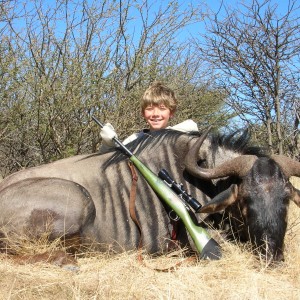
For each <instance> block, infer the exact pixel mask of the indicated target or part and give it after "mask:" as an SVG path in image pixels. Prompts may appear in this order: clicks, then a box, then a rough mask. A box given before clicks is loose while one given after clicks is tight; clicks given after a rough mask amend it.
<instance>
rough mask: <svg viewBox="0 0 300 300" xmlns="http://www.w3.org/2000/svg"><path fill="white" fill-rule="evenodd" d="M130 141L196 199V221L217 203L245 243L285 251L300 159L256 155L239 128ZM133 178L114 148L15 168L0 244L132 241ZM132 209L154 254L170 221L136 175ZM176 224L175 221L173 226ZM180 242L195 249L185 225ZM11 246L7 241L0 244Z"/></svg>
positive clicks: (115, 244)
mask: <svg viewBox="0 0 300 300" xmlns="http://www.w3.org/2000/svg"><path fill="white" fill-rule="evenodd" d="M128 148H129V149H130V150H131V151H133V152H134V153H135V155H136V156H137V157H138V158H139V159H140V160H141V161H142V162H143V163H144V164H145V165H146V166H148V167H149V168H150V169H151V170H152V171H153V172H154V173H158V172H159V170H160V169H161V168H165V169H167V170H168V171H169V173H170V174H171V175H172V177H173V178H174V179H175V181H177V182H182V183H183V185H184V187H185V189H186V190H187V192H188V193H189V194H191V195H192V196H193V197H195V198H196V199H198V201H199V202H201V203H202V204H203V207H202V210H201V213H200V214H199V216H200V217H201V220H207V219H209V218H211V219H212V220H213V218H214V216H217V214H215V213H216V212H218V211H223V212H224V211H225V214H229V215H231V216H232V220H231V223H230V224H231V226H232V228H231V231H232V232H233V234H234V235H235V236H236V237H238V238H240V239H241V240H244V241H249V240H250V241H251V242H252V243H253V244H254V245H256V246H258V247H259V246H263V245H266V246H265V247H264V246H263V247H259V248H260V249H261V250H262V251H263V252H268V253H270V256H271V257H272V259H274V260H282V259H283V254H282V253H283V242H284V236H285V232H286V226H287V223H286V222H287V220H286V219H287V209H288V204H289V200H293V201H295V203H296V204H297V205H298V206H299V205H300V192H299V191H298V190H297V189H295V188H294V187H293V186H292V185H291V184H290V182H289V180H288V179H289V177H290V176H293V175H294V176H300V163H299V162H296V161H293V160H291V159H289V158H287V157H284V156H272V157H268V156H264V155H262V153H261V152H262V151H261V149H260V148H254V147H252V148H251V147H249V146H248V137H247V134H246V133H244V134H239V135H237V136H235V135H229V136H227V137H226V136H223V137H222V136H220V135H214V134H212V135H209V136H208V137H206V135H202V136H200V137H199V134H196V133H193V134H185V133H180V132H176V131H170V130H163V131H159V132H156V133H152V134H149V135H147V136H144V137H143V138H141V139H138V140H136V141H133V142H132V143H131V144H130V145H128ZM131 185H132V177H131V173H130V170H129V167H128V158H127V157H126V156H125V155H124V154H122V153H121V151H120V150H115V151H112V152H109V153H106V154H102V155H99V154H91V155H79V156H74V157H71V158H66V159H62V160H59V161H56V162H53V163H50V164H46V165H42V166H38V167H34V168H29V169H25V170H21V171H19V172H17V173H15V174H12V175H10V176H8V177H7V178H6V179H5V180H3V181H2V182H1V184H0V230H1V235H2V237H3V238H2V244H5V243H7V242H6V241H8V240H9V238H7V237H9V236H16V235H20V236H22V235H25V236H28V237H30V238H36V237H39V236H40V235H41V234H43V233H44V232H45V231H47V232H49V238H50V239H56V238H58V237H64V238H66V239H67V238H72V237H74V236H79V237H80V241H81V243H82V244H89V245H93V246H94V247H95V248H96V249H98V250H100V251H106V250H107V249H111V250H113V251H116V252H120V251H126V250H132V249H136V248H137V247H138V244H139V241H140V232H139V229H138V228H137V226H136V225H135V223H134V222H133V221H132V219H131V217H130V212H129V194H130V189H131ZM135 209H136V213H137V218H138V220H139V223H140V225H141V231H142V235H143V247H144V248H145V249H146V250H147V251H148V252H149V253H161V252H163V251H165V250H166V248H167V247H168V241H170V239H171V231H172V226H171V225H170V219H169V217H168V212H167V211H168V208H166V207H165V205H163V203H162V202H161V201H160V200H159V199H158V197H157V195H156V194H155V193H154V192H153V191H152V190H151V188H150V187H149V186H148V184H147V183H146V181H145V180H144V178H142V177H141V176H139V179H138V184H137V195H136V203H135ZM181 226H182V224H181ZM177 239H178V241H179V242H181V244H182V245H185V246H190V247H191V248H193V244H192V241H191V239H189V237H188V235H187V234H186V231H185V229H184V228H182V227H181V228H180V226H179V230H178V231H177ZM3 247H4V248H5V249H9V245H7V244H5V245H2V248H3Z"/></svg>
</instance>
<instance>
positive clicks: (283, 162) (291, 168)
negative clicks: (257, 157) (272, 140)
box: [271, 155, 300, 178]
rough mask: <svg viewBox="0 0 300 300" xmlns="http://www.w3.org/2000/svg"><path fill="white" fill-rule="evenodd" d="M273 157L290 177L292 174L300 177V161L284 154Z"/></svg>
mask: <svg viewBox="0 0 300 300" xmlns="http://www.w3.org/2000/svg"><path fill="white" fill-rule="evenodd" d="M271 158H272V159H274V160H275V162H276V163H277V164H278V165H279V166H280V167H281V169H282V171H283V173H284V174H285V175H286V176H287V177H288V178H290V177H291V176H297V177H300V162H298V161H296V160H293V159H291V158H289V157H287V156H284V155H272V156H271Z"/></svg>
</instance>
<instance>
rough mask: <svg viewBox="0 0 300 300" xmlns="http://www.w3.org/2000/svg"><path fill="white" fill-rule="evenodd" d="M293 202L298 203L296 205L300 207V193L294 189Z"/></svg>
mask: <svg viewBox="0 0 300 300" xmlns="http://www.w3.org/2000/svg"><path fill="white" fill-rule="evenodd" d="M292 200H293V201H294V202H295V203H296V205H298V206H299V207H300V191H299V190H298V189H296V188H294V194H293V199H292Z"/></svg>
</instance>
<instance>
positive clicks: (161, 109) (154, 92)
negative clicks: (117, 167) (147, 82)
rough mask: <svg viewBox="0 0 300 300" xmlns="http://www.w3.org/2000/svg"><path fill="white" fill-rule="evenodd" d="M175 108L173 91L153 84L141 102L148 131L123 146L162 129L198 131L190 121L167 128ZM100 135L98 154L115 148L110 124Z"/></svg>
mask: <svg viewBox="0 0 300 300" xmlns="http://www.w3.org/2000/svg"><path fill="white" fill-rule="evenodd" d="M176 108H177V99H176V96H175V93H174V91H173V90H171V89H170V88H168V87H166V86H164V85H163V84H162V83H161V82H154V83H153V84H152V85H151V86H150V87H149V88H148V89H147V90H146V91H145V93H144V95H143V97H142V101H141V111H142V116H143V117H144V119H145V121H146V122H147V123H148V125H149V129H144V130H142V131H140V132H138V133H134V134H132V135H130V136H129V137H128V138H126V139H125V140H124V141H123V144H124V145H126V144H128V143H129V142H131V141H133V140H135V139H136V138H138V137H140V136H141V135H143V134H145V133H146V132H149V131H156V130H160V129H164V128H168V129H174V130H178V131H183V132H189V131H198V127H197V124H196V123H195V122H194V121H192V120H186V121H184V122H182V123H179V124H177V125H175V126H172V127H170V126H168V122H169V120H170V119H171V118H172V117H173V116H174V113H175V111H176ZM100 135H101V137H102V140H103V144H102V147H101V150H100V152H106V151H107V150H109V149H110V148H112V147H114V146H115V144H114V142H113V140H112V139H113V138H114V137H116V136H117V134H116V132H115V130H114V128H113V126H112V125H111V124H109V123H106V124H105V126H104V127H103V128H102V129H101V132H100Z"/></svg>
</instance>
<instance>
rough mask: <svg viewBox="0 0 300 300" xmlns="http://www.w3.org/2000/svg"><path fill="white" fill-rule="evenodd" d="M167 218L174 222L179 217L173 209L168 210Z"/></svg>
mask: <svg viewBox="0 0 300 300" xmlns="http://www.w3.org/2000/svg"><path fill="white" fill-rule="evenodd" d="M169 218H170V219H171V220H172V221H174V222H177V221H179V219H180V217H179V216H178V215H177V214H176V212H175V211H174V210H171V211H169Z"/></svg>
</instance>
